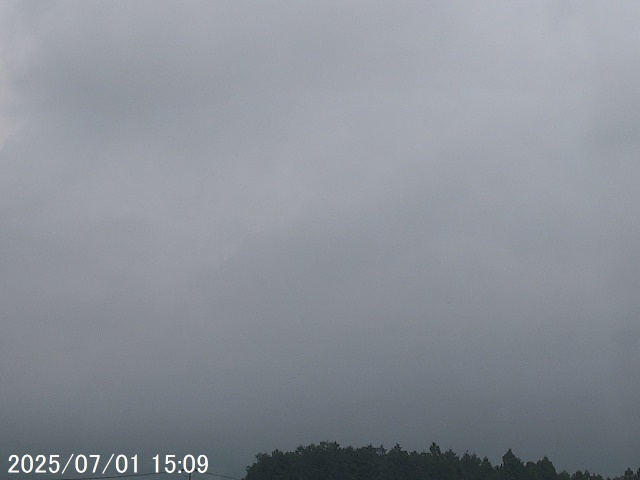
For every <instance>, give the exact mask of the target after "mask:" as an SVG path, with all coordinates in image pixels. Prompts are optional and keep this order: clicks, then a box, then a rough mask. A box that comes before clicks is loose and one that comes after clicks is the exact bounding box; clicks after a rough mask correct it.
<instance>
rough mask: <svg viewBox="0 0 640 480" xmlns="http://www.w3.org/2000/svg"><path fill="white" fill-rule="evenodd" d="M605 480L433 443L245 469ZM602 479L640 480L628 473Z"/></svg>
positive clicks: (478, 479)
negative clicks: (495, 460)
mask: <svg viewBox="0 0 640 480" xmlns="http://www.w3.org/2000/svg"><path fill="white" fill-rule="evenodd" d="M294 479H295V480H605V478H604V477H602V476H601V475H598V474H593V473H590V472H589V471H588V470H584V471H581V470H578V471H576V472H575V473H573V474H569V473H568V472H566V471H562V472H557V471H556V468H555V467H554V466H553V463H552V462H551V461H550V460H549V459H548V458H547V457H546V456H545V457H543V458H542V459H541V460H538V461H537V462H532V461H528V462H526V463H525V462H523V461H522V460H521V459H520V458H518V457H517V456H516V455H514V453H513V452H512V451H511V449H509V450H508V451H507V452H506V453H505V454H504V455H503V456H502V463H501V464H500V465H495V466H494V465H492V464H491V462H490V461H489V460H488V459H487V457H484V458H480V457H479V456H477V455H476V454H469V453H468V452H466V453H464V455H462V456H459V455H457V454H456V453H455V452H453V451H452V450H451V449H449V450H447V451H445V452H442V451H441V449H440V447H439V446H438V445H436V444H435V443H432V444H431V447H430V448H429V451H422V452H416V451H413V452H408V451H406V450H404V449H403V448H402V447H401V446H400V445H397V444H396V445H395V446H394V447H393V448H391V449H390V450H387V449H385V448H384V447H383V446H379V447H374V446H372V445H368V446H366V447H360V448H353V447H350V446H349V447H342V446H340V445H339V444H338V443H337V442H328V441H327V442H320V444H318V445H315V444H311V445H308V446H306V447H305V446H302V445H301V446H299V447H298V448H297V449H296V450H295V451H293V452H282V451H280V450H274V451H273V452H272V453H271V454H266V453H259V454H258V455H256V461H255V462H254V463H253V465H251V466H249V467H247V475H246V477H245V480H294ZM607 480H640V468H638V469H637V471H635V472H634V471H633V470H631V468H628V469H627V470H626V471H625V472H624V473H623V474H622V475H620V476H618V477H614V478H613V479H611V478H609V477H607Z"/></svg>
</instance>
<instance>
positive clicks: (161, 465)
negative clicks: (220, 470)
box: [7, 453, 209, 475]
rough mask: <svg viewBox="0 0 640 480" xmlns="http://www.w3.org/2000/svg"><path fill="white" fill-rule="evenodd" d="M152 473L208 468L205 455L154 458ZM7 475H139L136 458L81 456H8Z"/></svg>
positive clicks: (160, 456)
mask: <svg viewBox="0 0 640 480" xmlns="http://www.w3.org/2000/svg"><path fill="white" fill-rule="evenodd" d="M151 460H153V467H154V469H155V470H154V471H153V473H194V472H199V473H205V472H206V471H207V469H208V468H209V459H208V458H207V456H206V455H191V454H187V455H182V456H180V455H160V454H158V455H155V456H154V457H151ZM7 473H21V474H25V473H29V474H34V473H35V474H39V473H43V474H60V475H64V474H70V475H77V474H80V475H81V474H85V473H90V474H92V475H96V474H97V475H105V474H107V473H109V474H112V473H118V474H131V473H138V454H135V455H124V454H119V455H116V454H115V453H112V454H111V455H110V456H109V455H99V454H91V455H85V454H83V453H80V454H75V453H72V454H71V455H68V456H66V455H65V456H64V457H63V458H61V455H30V454H28V453H27V454H25V455H9V469H8V470H7Z"/></svg>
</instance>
